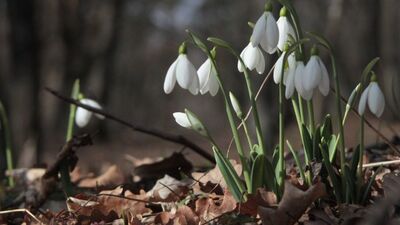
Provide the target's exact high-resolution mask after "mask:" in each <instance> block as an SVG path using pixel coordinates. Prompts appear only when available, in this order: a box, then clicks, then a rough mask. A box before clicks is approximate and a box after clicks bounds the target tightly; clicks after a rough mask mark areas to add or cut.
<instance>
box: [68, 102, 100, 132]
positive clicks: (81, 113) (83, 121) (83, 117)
mask: <svg viewBox="0 0 400 225" xmlns="http://www.w3.org/2000/svg"><path fill="white" fill-rule="evenodd" d="M79 102H80V103H82V104H85V105H88V106H91V107H93V108H96V109H101V106H100V104H99V103H97V102H96V101H94V100H92V99H88V98H82V99H81V100H79ZM92 115H93V113H92V112H90V111H88V110H86V109H84V108H81V107H77V109H76V114H75V123H76V125H77V126H78V127H85V126H86V125H87V124H88V123H89V121H90V118H92ZM94 115H95V116H96V117H97V118H99V119H104V116H102V115H100V114H96V113H95V114H94Z"/></svg>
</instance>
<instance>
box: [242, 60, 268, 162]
mask: <svg viewBox="0 0 400 225" xmlns="http://www.w3.org/2000/svg"><path fill="white" fill-rule="evenodd" d="M239 59H240V63H242V65H243V68H245V69H244V76H245V79H246V85H247V92H248V94H249V98H250V102H251V106H252V108H253V117H254V123H255V126H256V134H257V140H258V144H259V146H260V148H261V149H262V151H263V152H262V153H264V155H267V149H266V148H265V143H264V138H263V137H264V136H263V134H262V129H261V123H260V117H259V114H258V110H257V103H256V98H255V95H254V92H253V87H252V84H251V80H250V76H249V72H248V70H247V68H246V66H245V64H244V62H243V60H242V59H241V58H240V57H239Z"/></svg>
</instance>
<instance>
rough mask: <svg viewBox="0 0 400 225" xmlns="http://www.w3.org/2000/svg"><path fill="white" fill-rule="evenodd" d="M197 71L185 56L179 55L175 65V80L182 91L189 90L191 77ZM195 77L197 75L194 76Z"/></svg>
mask: <svg viewBox="0 0 400 225" xmlns="http://www.w3.org/2000/svg"><path fill="white" fill-rule="evenodd" d="M196 73H197V71H196V69H195V68H194V66H193V64H192V63H191V62H190V61H189V59H188V58H187V55H186V54H180V55H179V56H178V61H177V65H176V80H177V81H178V84H179V85H180V86H181V87H182V88H183V89H189V88H190V87H191V85H192V81H193V78H194V77H193V75H196ZM196 76H197V75H196Z"/></svg>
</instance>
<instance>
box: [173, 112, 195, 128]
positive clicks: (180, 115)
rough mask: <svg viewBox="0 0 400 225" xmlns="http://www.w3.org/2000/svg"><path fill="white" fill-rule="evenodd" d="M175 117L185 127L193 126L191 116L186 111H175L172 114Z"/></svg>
mask: <svg viewBox="0 0 400 225" xmlns="http://www.w3.org/2000/svg"><path fill="white" fill-rule="evenodd" d="M172 115H173V116H174V118H175V121H176V123H177V124H179V125H180V126H181V127H184V128H191V126H192V125H191V124H190V121H189V118H188V117H187V115H186V113H184V112H174V113H173V114H172Z"/></svg>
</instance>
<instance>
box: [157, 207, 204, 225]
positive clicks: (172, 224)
mask: <svg viewBox="0 0 400 225" xmlns="http://www.w3.org/2000/svg"><path fill="white" fill-rule="evenodd" d="M199 222H200V219H199V217H198V216H197V215H196V214H195V213H194V212H193V210H192V209H191V208H190V207H188V206H186V205H182V206H179V207H178V209H174V210H172V211H171V212H162V213H159V214H158V215H157V216H156V217H155V219H154V223H155V224H161V225H198V224H199Z"/></svg>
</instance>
